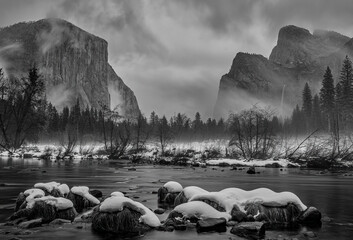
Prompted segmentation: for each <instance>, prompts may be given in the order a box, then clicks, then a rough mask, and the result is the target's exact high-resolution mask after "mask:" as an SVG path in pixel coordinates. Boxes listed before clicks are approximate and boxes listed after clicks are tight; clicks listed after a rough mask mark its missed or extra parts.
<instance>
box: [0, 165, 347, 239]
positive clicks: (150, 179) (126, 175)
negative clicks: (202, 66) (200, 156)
mask: <svg viewBox="0 0 353 240" xmlns="http://www.w3.org/2000/svg"><path fill="white" fill-rule="evenodd" d="M129 167H131V164H129V163H128V162H127V161H119V162H110V163H107V162H105V163H101V162H98V161H77V162H73V161H67V162H51V161H44V160H38V159H11V158H2V159H0V193H1V194H0V222H4V221H5V219H6V218H7V217H9V216H10V215H11V213H12V211H13V206H14V203H15V200H16V197H17V195H18V193H19V192H21V191H24V190H26V189H28V188H31V187H32V186H33V185H34V184H35V183H37V182H49V181H56V182H60V183H66V184H68V185H69V186H70V187H72V186H80V185H81V186H82V185H85V186H89V187H90V189H98V190H101V191H102V192H103V194H104V195H108V194H110V193H111V192H113V191H122V192H126V195H127V196H129V197H130V198H132V199H134V200H135V201H139V202H142V203H143V204H144V205H146V206H147V207H149V208H151V209H153V210H154V209H156V208H157V207H158V206H157V195H156V194H154V193H153V192H154V191H157V190H158V188H159V187H161V186H162V185H163V184H164V183H165V182H167V181H170V180H173V181H177V182H179V183H181V184H182V185H183V186H184V187H185V186H199V187H202V188H204V189H206V190H208V191H219V190H222V189H224V188H228V187H238V188H242V189H244V190H252V189H255V188H260V187H266V188H270V189H272V190H274V191H277V192H280V191H291V192H293V193H295V194H296V195H297V196H298V197H299V198H300V199H301V200H302V202H303V203H304V204H306V205H307V206H315V207H316V208H318V209H319V210H320V211H321V212H322V214H323V216H325V219H328V218H329V219H330V221H328V220H327V221H324V222H323V225H322V227H321V228H319V229H306V228H301V229H299V230H297V231H292V232H290V231H267V232H266V238H274V239H281V238H291V237H293V238H294V237H295V238H297V239H301V238H302V234H301V233H302V232H304V231H306V230H311V231H314V232H315V233H316V234H317V235H318V238H319V239H351V238H352V237H351V236H353V209H352V206H353V205H352V202H353V184H352V183H353V177H352V176H344V175H343V174H342V173H328V174H320V173H319V171H315V170H300V169H293V168H289V169H283V170H282V171H281V170H280V169H279V168H257V171H260V174H255V175H248V174H246V170H235V171H231V170H230V168H227V167H225V168H221V167H208V168H206V169H204V168H191V167H175V166H158V165H152V166H150V165H143V166H140V165H139V166H134V167H135V168H136V171H131V169H129ZM167 214H168V211H167V212H166V213H165V214H163V215H159V217H160V219H161V220H163V219H165V218H166V217H167ZM66 237H67V238H70V239H71V240H72V239H106V238H105V237H104V236H100V235H96V234H94V233H92V231H91V228H90V225H89V224H83V225H82V228H77V227H75V226H73V225H64V226H63V227H59V228H54V227H50V228H49V227H47V228H44V229H42V230H40V231H36V232H34V233H32V234H30V235H24V236H21V238H23V239H63V238H66ZM167 238H168V239H171V240H172V239H195V240H196V239H240V238H238V237H236V236H235V235H232V234H231V233H230V232H229V229H228V231H227V232H226V233H202V234H198V233H197V232H196V230H187V231H174V232H158V231H152V232H149V233H146V234H145V236H142V237H139V239H144V240H145V239H167ZM303 239H304V238H303Z"/></svg>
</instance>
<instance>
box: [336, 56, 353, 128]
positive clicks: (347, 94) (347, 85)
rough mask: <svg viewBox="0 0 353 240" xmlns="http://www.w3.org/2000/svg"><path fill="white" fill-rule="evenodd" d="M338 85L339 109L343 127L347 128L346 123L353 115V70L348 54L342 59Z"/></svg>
mask: <svg viewBox="0 0 353 240" xmlns="http://www.w3.org/2000/svg"><path fill="white" fill-rule="evenodd" d="M339 79H340V85H341V94H340V95H339V96H338V97H339V98H340V100H339V101H340V103H341V106H340V109H341V115H342V121H343V127H344V128H347V127H348V123H349V122H350V120H351V119H352V117H353V108H352V106H353V90H352V83H353V70H352V62H351V60H350V59H349V57H348V56H346V58H345V59H344V61H343V65H342V69H341V74H340V78H339Z"/></svg>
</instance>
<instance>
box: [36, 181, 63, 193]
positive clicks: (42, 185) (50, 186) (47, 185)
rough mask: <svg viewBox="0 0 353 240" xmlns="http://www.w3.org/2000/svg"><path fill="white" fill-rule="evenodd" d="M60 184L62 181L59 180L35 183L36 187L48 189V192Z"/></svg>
mask: <svg viewBox="0 0 353 240" xmlns="http://www.w3.org/2000/svg"><path fill="white" fill-rule="evenodd" d="M59 186H60V183H57V182H48V183H36V184H34V187H35V188H40V189H43V190H46V191H47V192H49V193H51V192H52V191H53V189H56V188H58V187H59Z"/></svg>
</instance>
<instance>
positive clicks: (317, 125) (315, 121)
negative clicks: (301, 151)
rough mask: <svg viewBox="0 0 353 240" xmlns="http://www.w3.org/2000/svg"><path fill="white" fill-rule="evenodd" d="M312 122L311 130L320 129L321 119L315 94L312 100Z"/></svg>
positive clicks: (318, 101)
mask: <svg viewBox="0 0 353 240" xmlns="http://www.w3.org/2000/svg"><path fill="white" fill-rule="evenodd" d="M312 120H313V128H314V129H320V128H321V122H322V119H321V109H320V100H319V96H318V95H317V94H315V96H314V98H313V110H312Z"/></svg>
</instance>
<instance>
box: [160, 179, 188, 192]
mask: <svg viewBox="0 0 353 240" xmlns="http://www.w3.org/2000/svg"><path fill="white" fill-rule="evenodd" d="M163 187H165V188H166V189H167V190H168V192H170V193H176V192H181V191H182V190H183V187H182V186H181V184H180V183H178V182H174V181H169V182H167V183H166V184H164V185H163Z"/></svg>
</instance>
